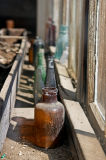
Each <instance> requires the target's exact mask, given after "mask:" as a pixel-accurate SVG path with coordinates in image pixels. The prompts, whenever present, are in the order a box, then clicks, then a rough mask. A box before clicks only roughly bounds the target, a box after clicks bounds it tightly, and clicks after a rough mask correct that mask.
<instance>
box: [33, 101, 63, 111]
mask: <svg viewBox="0 0 106 160" xmlns="http://www.w3.org/2000/svg"><path fill="white" fill-rule="evenodd" d="M35 108H37V109H41V110H48V111H49V110H54V111H56V110H58V109H60V110H61V109H64V106H63V104H62V103H60V102H59V101H57V102H55V103H45V102H40V103H38V104H36V106H35Z"/></svg>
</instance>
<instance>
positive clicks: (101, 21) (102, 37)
mask: <svg viewBox="0 0 106 160" xmlns="http://www.w3.org/2000/svg"><path fill="white" fill-rule="evenodd" d="M98 5H99V11H98V12H99V13H98V37H97V38H98V41H97V54H98V59H97V60H98V66H97V72H98V76H97V79H96V81H97V93H95V94H97V97H96V98H97V99H96V101H97V103H98V106H99V108H100V110H101V112H102V114H103V116H104V117H105V113H106V1H105V0H102V2H101V1H99V2H98Z"/></svg>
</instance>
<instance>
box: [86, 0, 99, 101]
mask: <svg viewBox="0 0 106 160" xmlns="http://www.w3.org/2000/svg"><path fill="white" fill-rule="evenodd" d="M96 25H97V0H93V1H89V17H88V57H87V64H88V69H87V79H88V83H87V84H88V87H87V94H88V98H87V103H92V102H94V89H95V50H96Z"/></svg>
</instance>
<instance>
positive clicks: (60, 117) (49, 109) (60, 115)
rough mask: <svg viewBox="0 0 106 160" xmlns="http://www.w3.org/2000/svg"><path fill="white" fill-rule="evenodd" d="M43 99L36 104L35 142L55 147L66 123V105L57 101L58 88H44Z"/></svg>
mask: <svg viewBox="0 0 106 160" xmlns="http://www.w3.org/2000/svg"><path fill="white" fill-rule="evenodd" d="M42 92H43V93H42V98H43V101H42V102H41V103H38V104H37V105H36V106H35V134H34V135H35V144H36V145H37V146H39V147H44V148H54V147H55V146H56V145H57V143H59V142H58V139H59V134H60V132H61V130H62V127H63V124H64V115H65V112H64V106H63V105H62V104H61V103H60V102H58V101H57V89H56V88H49V87H45V88H43V89H42Z"/></svg>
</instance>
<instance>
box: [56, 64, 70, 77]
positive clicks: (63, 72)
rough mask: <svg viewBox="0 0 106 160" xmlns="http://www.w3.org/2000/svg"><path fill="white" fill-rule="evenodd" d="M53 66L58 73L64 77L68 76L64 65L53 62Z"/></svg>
mask: <svg viewBox="0 0 106 160" xmlns="http://www.w3.org/2000/svg"><path fill="white" fill-rule="evenodd" d="M55 66H56V68H57V72H58V74H59V75H61V76H64V77H69V75H68V72H67V70H66V67H65V66H64V65H61V64H60V63H58V62H57V63H56V62H55Z"/></svg>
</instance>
